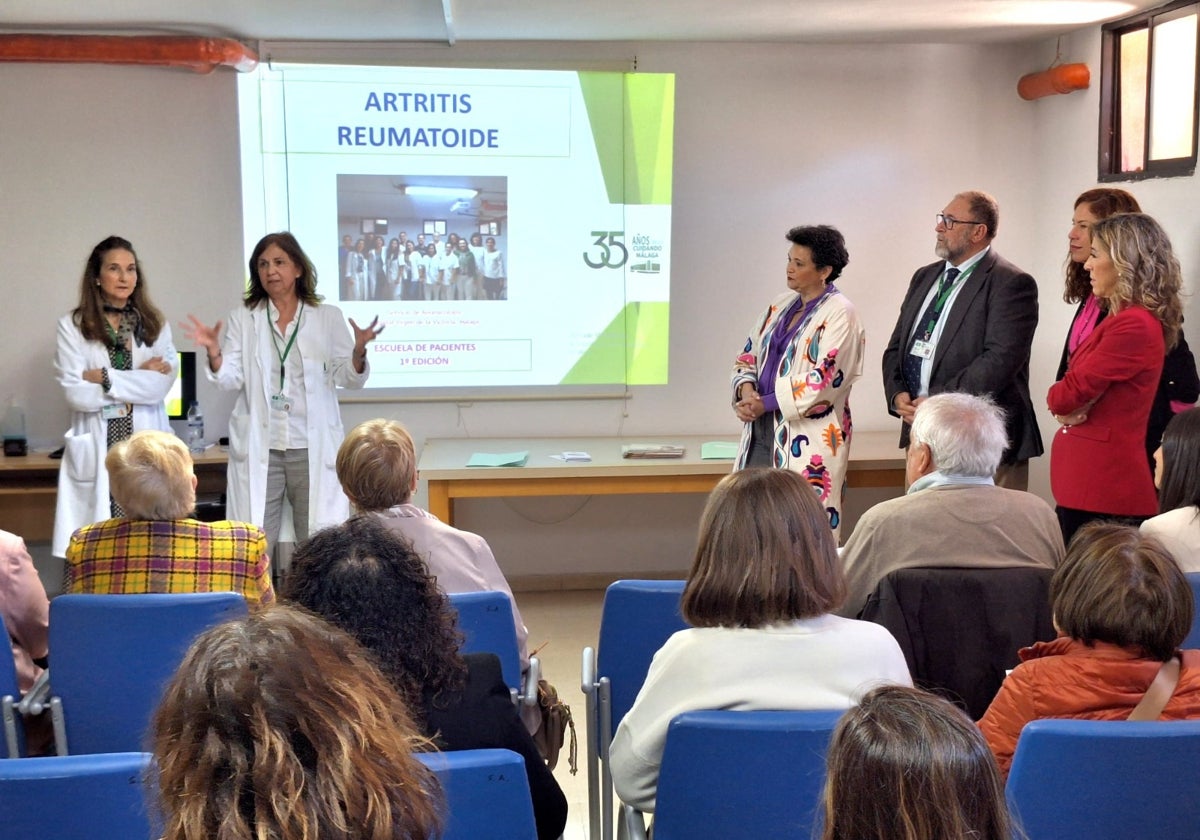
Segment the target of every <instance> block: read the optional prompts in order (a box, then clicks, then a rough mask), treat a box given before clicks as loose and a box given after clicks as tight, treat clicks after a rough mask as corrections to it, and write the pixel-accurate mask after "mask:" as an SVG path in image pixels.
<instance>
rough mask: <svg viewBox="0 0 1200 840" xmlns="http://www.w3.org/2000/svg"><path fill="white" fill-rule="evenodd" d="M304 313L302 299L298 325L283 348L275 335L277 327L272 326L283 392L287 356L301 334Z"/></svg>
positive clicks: (297, 317) (298, 313)
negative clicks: (301, 321) (280, 347)
mask: <svg viewBox="0 0 1200 840" xmlns="http://www.w3.org/2000/svg"><path fill="white" fill-rule="evenodd" d="M303 314H304V301H300V311H299V312H297V313H296V327H295V329H293V330H292V337H291V338H289V339H288V343H287V346H286V347H284V348H283V350H280V349H279V337H278V336H277V335H275V328H274V327H273V326H272V327H271V341H272V342H273V343H274V345H275V355H277V356H278V357H279V393H281V394H282V393H283V375H284V371H285V370H286V369H287V365H286V363H287V357H288V354H289V353H291V352H292V345H293V344H295V343H296V336H298V335H299V334H300V316H302V315H303ZM268 317H269V316H268Z"/></svg>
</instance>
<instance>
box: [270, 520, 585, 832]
mask: <svg viewBox="0 0 1200 840" xmlns="http://www.w3.org/2000/svg"><path fill="white" fill-rule="evenodd" d="M284 589H285V593H284V597H285V598H286V599H287V600H288V601H291V602H292V603H294V604H298V605H299V606H302V607H305V608H306V609H309V610H311V611H312V612H314V613H316V614H317V615H319V616H321V617H322V618H324V619H326V620H328V621H329V622H330V623H332V624H334V625H336V626H338V627H340V628H342V629H343V630H345V631H347V632H348V633H349V634H350V635H351V636H353V637H354V638H355V639H357V640H358V642H359V643H360V644H361V645H362V646H363V647H365V648H367V649H368V650H370V651H371V652H373V653H374V654H375V656H376V657H377V658H378V659H379V664H380V666H381V669H382V670H383V673H384V674H385V675H386V676H387V677H388V678H389V679H390V680H391V682H392V684H393V685H395V687H396V689H397V691H398V692H399V693H400V696H401V697H402V698H403V699H404V700H405V702H406V704H407V705H408V707H409V711H410V712H411V714H412V717H413V720H414V722H415V723H416V724H417V725H418V726H420V727H421V728H422V729H423V731H424V733H425V735H426V736H428V737H429V738H432V739H433V740H434V742H435V743H437V745H438V746H439V747H441V748H442V749H445V750H472V749H488V748H498V749H507V750H512V751H513V752H515V753H519V754H520V755H521V756H522V757H523V758H524V759H525V773H526V775H527V776H528V778H529V790H530V792H531V794H532V796H533V814H534V818H535V819H536V821H537V830H538V837H539V840H552V838H556V837H559V836H560V835H561V834H562V832H563V828H564V827H565V826H566V822H567V800H566V797H565V796H563V792H562V790H561V789H560V788H559V786H558V782H556V781H555V780H554V776H553V775H552V774H551V772H550V769H549V768H548V767H547V766H546V763H545V761H543V760H542V757H541V755H540V754H539V753H538V751H537V747H536V746H534V743H533V738H532V736H530V734H529V732H528V730H526V728H525V726H524V724H522V723H521V718H520V716H519V715H518V714H517V708H516V706H515V705H513V702H512V699H511V695H510V694H509V690H508V686H507V685H506V684H505V683H504V680H503V678H502V676H501V673H500V661H499V660H498V659H497V658H496V656H495V655H494V654H490V653H476V654H466V655H463V654H460V653H459V650H458V648H459V643H460V642H461V640H462V639H461V636H460V634H459V633H458V630H457V628H456V625H455V617H454V609H453V607H451V606H450V602H449V601H448V600H447V598H446V596H445V595H444V594H442V592H441V590H440V589H438V586H437V581H436V580H435V579H434V578H433V577H432V576H430V574H429V571H428V569H427V568H426V567H425V562H424V561H423V560H422V559H421V556H420V555H419V554H417V552H416V551H415V550H413V547H412V544H411V543H409V542H408V541H407V540H405V539H404V538H403V537H401V536H399V535H397V534H395V533H394V532H392V531H390V530H388V529H387V528H385V527H384V526H383V525H382V524H380V523H379V521H378V519H377V518H376V517H373V516H363V517H355V518H353V519H350V520H349V521H347V522H344V523H343V524H341V525H337V526H334V527H332V528H326V529H325V530H323V531H318V532H317V533H316V534H315V535H313V537H312V538H311V539H309V540H308V541H307V542H305V543H303V544H302V545H301V546H300V547H299V548H297V550H296V553H295V555H294V556H293V561H292V571H291V574H290V575H289V576H288V577H287V583H286V584H285V587H284Z"/></svg>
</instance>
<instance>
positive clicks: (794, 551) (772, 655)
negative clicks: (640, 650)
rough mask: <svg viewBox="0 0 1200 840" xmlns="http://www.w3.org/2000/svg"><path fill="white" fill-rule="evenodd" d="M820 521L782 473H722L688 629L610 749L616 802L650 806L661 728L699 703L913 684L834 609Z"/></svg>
mask: <svg viewBox="0 0 1200 840" xmlns="http://www.w3.org/2000/svg"><path fill="white" fill-rule="evenodd" d="M845 593H846V584H845V580H844V578H843V575H842V569H841V566H840V565H839V564H838V559H837V552H836V550H835V548H834V542H833V533H832V532H831V531H830V530H829V520H828V519H827V518H826V515H825V511H824V509H823V508H822V506H821V504H820V502H819V501H818V500H817V496H816V494H814V493H813V492H812V488H810V487H809V486H808V484H807V483H806V482H805V480H804V478H803V477H802V476H801V475H800V474H798V473H795V472H792V471H790V470H773V469H762V468H754V469H748V470H742V471H740V472H735V473H733V474H731V475H728V476H726V477H725V478H723V479H721V482H720V483H719V484H718V485H717V486H716V488H715V489H714V490H713V492H712V495H710V496H709V499H708V503H707V505H706V506H705V508H704V513H703V514H702V516H701V518H700V534H699V544H698V545H697V547H696V554H695V558H694V559H693V561H692V568H691V570H690V571H689V572H688V581H687V585H686V586H685V587H684V591H683V601H682V605H681V608H682V613H683V617H684V618H685V619H686V620H687V621H688V622H689V623H690V624H691V625H692V627H691V628H689V629H687V630H681V631H679V632H678V633H675V634H674V635H672V636H671V638H670V639H668V640H667V642H666V644H664V645H663V646H662V648H661V649H660V650H659V651H658V653H656V654H655V655H654V660H653V662H651V664H650V670H649V673H647V675H646V682H645V683H644V684H643V686H642V690H641V691H640V692H639V693H638V696H637V699H636V700H635V701H634V703H633V707H632V708H631V709H630V710H629V713H628V714H626V715H625V718H624V719H623V720H622V721H621V723H620V726H618V728H617V733H616V736H615V737H614V738H613V742H612V747H611V749H610V765H611V768H612V777H613V784H614V785H615V787H616V791H617V794H618V795H619V796H620V797H621V799H622V801H624V802H625V803H627V804H629V805H632V806H634V807H635V808H637V809H638V810H641V811H653V810H654V804H655V802H654V800H655V794H656V790H657V787H658V771H659V767H660V765H661V764H662V754H663V747H664V745H665V743H666V738H667V725H668V724H669V723H670V722H671V720H672V719H673V718H674V717H675V716H676V715H678V714H680V713H681V712H688V711H695V710H699V709H734V710H737V709H845V708H849V707H850V706H852V705H854V704H855V703H856V702H858V699H859V697H861V696H862V695H863V693H865V692H866V691H868V690H869V689H870V688H872V687H874V686H875V685H876V684H878V683H902V684H904V685H911V684H912V681H911V679H910V677H909V674H908V667H907V665H906V664H905V662H904V655H903V654H902V653H901V652H900V647H899V645H897V644H896V640H895V639H893V638H892V636H891V635H890V634H889V633H888V632H887V631H886V630H885V629H883V628H882V627H880V626H878V625H876V624H870V623H867V622H863V621H852V620H849V619H845V618H839V617H837V616H835V615H832V611H833V610H835V609H837V608H838V607H839V606H840V605H841V603H842V599H843V598H844V597H845Z"/></svg>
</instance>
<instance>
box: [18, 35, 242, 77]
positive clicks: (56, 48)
mask: <svg viewBox="0 0 1200 840" xmlns="http://www.w3.org/2000/svg"><path fill="white" fill-rule="evenodd" d="M0 61H41V62H50V63H58V64H81V63H82V64H147V65H158V66H163V67H186V68H187V69H188V70H192V71H195V72H196V73H211V72H212V71H213V70H215V69H216V68H218V67H232V68H233V69H235V70H237V71H239V72H242V73H248V72H250V71H251V70H253V69H254V68H255V67H257V66H258V55H257V54H256V53H255V52H254V51H253V50H251V49H250V48H249V47H247V46H246V45H245V44H242V43H240V42H239V41H234V40H232V39H230V38H195V37H190V36H175V35H0Z"/></svg>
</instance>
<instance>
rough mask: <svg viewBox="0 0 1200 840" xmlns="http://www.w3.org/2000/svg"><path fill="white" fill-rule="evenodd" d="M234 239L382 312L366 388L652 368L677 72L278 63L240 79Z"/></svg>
mask: <svg viewBox="0 0 1200 840" xmlns="http://www.w3.org/2000/svg"><path fill="white" fill-rule="evenodd" d="M239 98H240V104H241V116H242V163H243V190H244V204H245V224H246V231H245V238H246V249H247V252H248V251H249V249H250V248H252V247H253V245H254V243H255V242H256V241H257V240H258V239H259V237H261V236H262V235H263V233H265V232H268V231H272V230H282V229H290V230H291V231H292V232H293V233H295V234H296V236H297V238H298V239H299V240H300V243H301V244H302V245H303V246H304V248H305V250H306V251H307V252H308V254H309V256H310V257H311V258H312V259H313V261H314V263H315V264H316V267H317V272H318V277H319V284H318V291H319V293H320V294H321V295H323V296H324V297H325V299H326V300H327V301H328V302H331V303H336V304H337V305H338V306H340V307H341V308H342V310H343V311H344V312H345V313H346V315H347V316H349V317H352V318H354V319H355V320H356V321H358V322H359V323H364V322H366V321H369V320H370V319H371V318H372V317H375V316H376V315H378V316H379V318H380V319H381V320H382V321H383V322H385V323H386V325H387V326H386V329H385V331H384V333H383V334H382V335H381V336H380V337H379V339H377V340H376V342H375V343H374V345H373V348H372V353H371V367H372V373H371V378H370V380H369V384H368V387H372V388H443V387H445V388H471V387H484V386H487V387H495V386H518V387H519V386H554V385H625V384H660V383H664V382H666V378H667V344H668V322H669V317H668V312H669V289H670V264H671V247H670V233H671V163H672V133H673V108H674V77H673V76H670V75H663V74H622V73H574V72H561V71H509V70H460V69H428V68H422V69H413V68H363V67H340V66H302V65H279V64H276V65H275V66H274V67H273V68H260V70H259V71H258V72H256V73H253V74H247V75H246V76H245V77H242V78H240V79H239Z"/></svg>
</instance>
